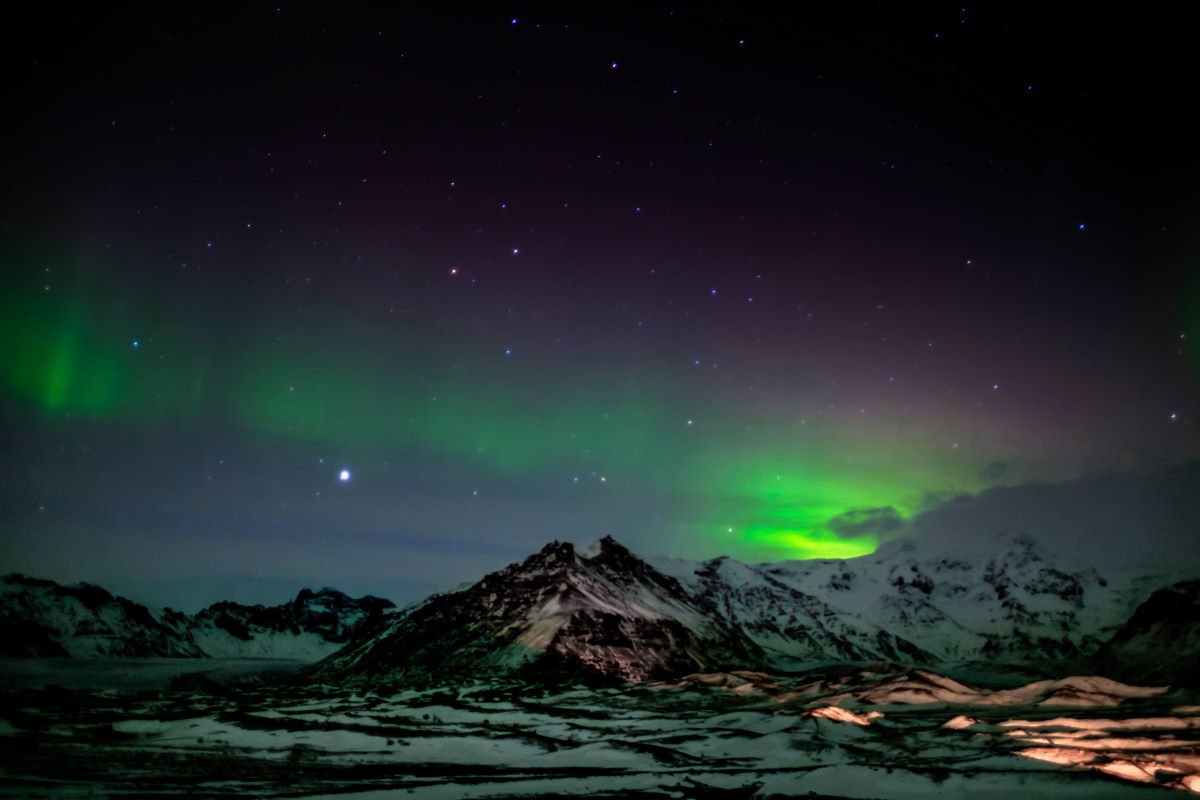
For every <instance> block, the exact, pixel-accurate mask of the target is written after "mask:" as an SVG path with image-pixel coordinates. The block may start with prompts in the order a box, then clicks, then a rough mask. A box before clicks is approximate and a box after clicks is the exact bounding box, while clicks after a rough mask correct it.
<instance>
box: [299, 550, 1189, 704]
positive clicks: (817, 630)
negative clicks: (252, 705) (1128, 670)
mask: <svg viewBox="0 0 1200 800" xmlns="http://www.w3.org/2000/svg"><path fill="white" fill-rule="evenodd" d="M1156 582H1157V583H1156ZM1164 583H1169V580H1166V579H1164V578H1163V576H1161V575H1152V574H1146V573H1135V574H1122V575H1117V576H1115V577H1114V578H1111V579H1110V578H1107V577H1105V576H1102V575H1101V574H1100V573H1098V572H1097V571H1095V570H1094V569H1087V568H1077V567H1068V566H1064V565H1063V564H1062V562H1060V561H1058V560H1056V559H1052V558H1051V557H1050V556H1048V555H1047V554H1045V553H1043V552H1042V551H1041V550H1040V549H1039V548H1038V547H1037V546H1036V545H1035V544H1034V543H1033V542H1032V541H1030V540H1028V539H1024V538H1020V537H1016V538H1006V539H999V540H995V541H993V542H990V543H987V545H986V546H982V547H980V546H976V547H974V548H973V549H968V548H963V549H962V550H961V551H960V552H955V553H947V552H944V551H943V552H939V553H929V552H923V551H922V549H921V546H920V544H919V543H915V542H911V541H910V542H898V543H894V544H892V545H890V546H887V547H884V548H881V549H880V550H879V551H878V552H876V553H875V554H873V555H870V556H864V557H861V558H856V559H847V560H814V561H788V562H780V563H768V564H756V565H748V564H742V563H739V562H737V561H734V560H733V559H729V558H717V559H713V560H710V561H704V562H689V561H681V560H678V559H669V558H659V559H651V560H643V559H641V558H638V557H637V556H635V555H633V554H632V553H630V552H629V551H628V550H626V549H625V548H624V547H623V546H621V545H620V544H618V543H617V542H615V541H614V540H613V539H611V538H605V539H603V540H601V541H600V542H599V543H598V544H597V545H595V546H593V548H592V549H589V550H585V551H580V550H577V549H576V548H575V547H573V546H572V545H570V544H564V543H560V542H554V543H552V544H550V545H548V546H547V547H545V548H544V549H542V550H541V551H540V552H539V553H537V554H535V555H533V556H531V557H530V558H528V559H526V560H525V561H523V562H521V563H519V564H513V565H511V566H509V567H507V568H505V569H503V570H500V571H499V572H495V573H493V574H491V575H488V576H487V577H485V578H484V579H483V580H481V581H480V582H479V583H476V584H475V585H473V586H471V587H469V588H466V589H463V590H460V591H455V592H450V593H447V594H444V595H437V596H434V597H433V598H430V599H429V600H428V601H427V602H426V603H425V604H424V605H422V606H419V607H417V608H415V609H414V610H412V611H411V612H410V613H408V614H405V615H397V616H396V617H394V618H392V619H391V620H390V621H389V622H388V623H387V624H386V625H385V626H384V627H382V628H381V629H379V631H378V632H377V633H376V635H374V636H372V637H367V638H364V639H362V640H361V641H359V642H358V643H357V644H355V645H352V646H350V647H348V648H346V649H345V650H343V651H341V652H339V653H337V654H336V655H335V656H333V657H331V658H329V659H327V660H326V661H324V662H322V663H321V664H320V665H319V666H318V667H317V668H316V669H317V675H318V676H319V677H321V678H324V679H330V680H349V681H352V682H353V681H366V682H372V683H378V682H403V683H430V682H444V681H446V680H453V679H455V678H460V677H470V676H481V675H490V674H493V673H495V672H498V671H510V672H512V671H518V670H525V671H529V670H531V669H545V668H553V669H559V670H561V669H566V670H568V671H573V670H579V669H585V670H591V671H594V672H600V673H604V674H607V675H611V676H616V677H619V678H623V679H627V680H637V681H644V680H651V679H658V678H668V677H678V676H679V675H682V674H686V673H688V672H700V671H712V670H714V669H717V668H718V667H717V665H725V666H723V667H720V668H721V669H724V668H728V667H734V668H740V669H757V668H766V669H769V670H773V671H787V670H792V669H798V668H800V667H802V666H804V665H812V664H814V663H820V662H836V661H888V662H895V663H900V664H918V665H919V664H938V663H944V662H951V661H953V662H962V661H973V660H988V661H1000V662H1009V663H1017V664H1034V665H1042V666H1049V665H1052V664H1056V663H1059V664H1061V663H1064V662H1068V661H1078V660H1080V659H1081V658H1083V657H1085V656H1088V655H1090V654H1092V653H1094V652H1095V651H1096V650H1097V649H1098V648H1099V647H1100V645H1101V643H1103V642H1104V641H1105V640H1107V639H1108V638H1109V636H1111V635H1112V633H1113V632H1114V631H1115V630H1116V629H1117V628H1118V627H1119V626H1120V625H1121V624H1122V623H1123V622H1124V621H1125V620H1127V619H1128V618H1129V616H1130V614H1131V613H1132V612H1133V609H1134V608H1135V607H1136V605H1137V603H1138V602H1140V601H1141V600H1142V599H1144V598H1145V596H1146V595H1148V594H1149V593H1150V591H1152V590H1153V588H1155V587H1156V586H1161V585H1163V584H1164Z"/></svg>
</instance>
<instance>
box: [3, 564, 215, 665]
mask: <svg viewBox="0 0 1200 800" xmlns="http://www.w3.org/2000/svg"><path fill="white" fill-rule="evenodd" d="M183 620H184V615H182V614H178V613H177V612H173V611H169V610H168V611H165V612H162V613H160V614H157V615H156V614H155V613H153V612H151V611H150V609H148V608H146V607H145V606H143V605H140V604H138V603H135V602H133V601H132V600H127V599H125V598H124V597H118V596H115V595H112V594H109V593H108V592H107V591H105V590H104V589H102V588H100V587H99V586H94V585H92V584H88V583H81V584H78V585H76V586H60V585H59V584H57V583H55V582H54V581H47V580H40V579H37V578H28V577H25V576H24V575H16V574H13V575H6V576H4V577H3V578H2V579H0V654H2V655H5V656H177V657H178V656H183V657H200V656H203V655H204V653H203V652H202V651H201V650H200V648H198V647H197V646H196V643H195V642H194V641H192V638H191V636H189V635H188V633H187V631H186V628H184V627H182V626H181V623H182V622H183Z"/></svg>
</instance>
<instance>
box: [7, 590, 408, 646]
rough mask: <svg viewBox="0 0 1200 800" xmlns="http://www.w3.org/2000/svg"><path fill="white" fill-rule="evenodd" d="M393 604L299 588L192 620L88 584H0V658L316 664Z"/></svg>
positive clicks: (218, 607) (222, 606)
mask: <svg viewBox="0 0 1200 800" xmlns="http://www.w3.org/2000/svg"><path fill="white" fill-rule="evenodd" d="M393 608H394V605H393V604H392V602H391V601H389V600H383V599H381V598H378V597H372V596H369V595H368V596H366V597H361V598H358V599H355V598H351V597H349V596H348V595H345V594H343V593H342V592H338V591H335V590H333V589H321V590H320V591H317V592H313V591H311V590H308V589H303V590H301V592H300V593H299V594H298V595H297V596H296V597H295V599H293V600H292V601H290V602H288V603H283V604H281V605H278V606H262V605H243V604H240V603H230V602H222V603H216V604H214V605H211V606H209V607H208V608H206V609H204V610H202V611H200V612H199V613H197V614H194V615H191V614H184V613H182V612H179V611H175V610H173V609H170V608H165V609H150V608H147V607H146V606H143V605H140V604H138V603H135V602H133V601H132V600H128V599H126V598H124V597H120V596H117V595H113V594H111V593H109V592H108V591H106V590H104V589H102V588H100V587H99V586H94V585H92V584H87V583H81V584H78V585H76V586H62V585H60V584H57V583H55V582H54V581H49V580H41V579H37V578H29V577H26V576H23V575H17V574H12V575H7V576H5V577H4V578H3V579H0V655H4V656H128V657H143V656H170V657H186V658H203V657H205V656H210V657H241V658H246V657H271V658H297V659H306V660H312V661H315V660H318V659H320V658H323V657H325V656H327V655H329V654H331V653H333V652H334V651H336V650H338V649H339V648H341V647H342V646H344V645H345V644H347V643H348V642H350V641H351V640H352V639H353V638H354V637H355V636H356V635H358V634H359V633H361V632H364V631H366V630H369V629H371V628H372V627H373V626H376V625H378V624H380V623H381V622H382V620H383V618H384V616H385V615H386V613H387V612H388V611H389V610H391V609H393Z"/></svg>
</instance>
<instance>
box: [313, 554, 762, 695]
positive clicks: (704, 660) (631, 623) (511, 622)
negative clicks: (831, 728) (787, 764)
mask: <svg viewBox="0 0 1200 800" xmlns="http://www.w3.org/2000/svg"><path fill="white" fill-rule="evenodd" d="M763 659H764V654H763V652H762V650H761V649H760V648H759V647H757V646H756V645H755V644H754V642H752V641H751V640H750V639H749V638H748V637H747V636H746V635H745V634H744V633H743V632H742V631H741V630H739V629H738V627H737V626H736V625H734V624H732V623H731V622H730V621H728V620H726V619H725V618H723V617H721V616H719V615H716V614H713V613H711V611H710V610H709V609H707V608H706V607H705V606H704V605H703V604H702V603H700V602H699V601H697V599H696V598H695V597H694V596H693V595H691V594H690V593H689V592H688V591H686V590H685V589H684V587H683V586H681V585H680V583H679V581H677V580H675V579H674V578H671V577H669V576H667V575H663V574H662V573H661V572H659V571H658V570H656V569H654V568H653V567H651V566H650V565H649V564H647V563H646V562H645V561H642V560H641V559H639V558H637V557H636V556H634V555H633V554H631V553H630V552H629V551H628V550H626V549H625V548H624V547H622V546H621V545H620V544H618V543H617V542H616V541H614V540H613V539H611V538H605V539H603V540H601V541H600V542H599V543H598V545H597V546H596V548H595V549H594V551H592V552H578V551H576V549H575V548H574V546H572V545H571V544H567V543H562V542H553V543H551V544H549V545H547V546H546V547H545V548H543V549H542V550H541V551H540V552H538V553H536V554H534V555H533V556H530V557H529V558H527V559H526V560H525V561H523V562H521V563H519V564H513V565H511V566H508V567H506V568H505V569H502V570H500V571H498V572H495V573H492V574H491V575H488V576H487V577H485V578H484V579H483V580H481V581H479V582H478V583H476V584H475V585H474V586H471V587H470V588H468V589H465V590H463V591H459V592H452V593H449V594H445V595H439V596H436V597H434V598H432V599H431V600H430V601H429V602H427V603H426V604H425V605H423V606H421V607H419V608H417V609H415V610H414V611H412V613H410V614H407V615H405V616H404V617H403V618H401V619H398V620H396V621H394V622H393V623H391V624H390V625H388V626H386V627H385V628H384V629H383V630H381V631H380V632H379V633H377V634H376V635H375V636H374V637H371V638H369V639H366V640H364V641H362V642H360V643H358V644H357V645H355V646H352V647H349V648H347V649H345V650H343V651H342V652H340V653H338V654H336V655H335V656H333V657H331V658H329V659H327V660H326V661H325V662H323V663H322V664H320V665H319V666H318V672H317V674H318V676H319V677H321V678H323V679H329V680H339V681H366V682H405V683H410V684H411V683H434V682H444V681H446V680H448V679H453V678H469V677H485V676H489V675H493V674H495V673H497V672H516V671H524V672H526V673H529V672H533V671H539V670H549V671H553V672H555V673H562V672H563V671H567V672H585V673H591V674H601V675H608V676H612V677H616V678H621V679H625V680H634V681H644V680H650V679H654V678H660V677H667V676H671V675H679V674H684V673H687V672H697V671H710V670H713V669H722V668H726V667H729V666H732V665H746V664H757V663H760V662H762V661H763Z"/></svg>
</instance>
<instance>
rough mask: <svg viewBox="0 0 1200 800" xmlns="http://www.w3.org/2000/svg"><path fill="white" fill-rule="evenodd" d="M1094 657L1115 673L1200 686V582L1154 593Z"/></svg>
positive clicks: (1153, 680)
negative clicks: (1165, 655)
mask: <svg viewBox="0 0 1200 800" xmlns="http://www.w3.org/2000/svg"><path fill="white" fill-rule="evenodd" d="M1164 654H1169V656H1167V657H1164ZM1095 661H1096V663H1097V665H1098V669H1099V670H1100V671H1102V672H1104V673H1105V674H1109V675H1113V676H1114V677H1125V678H1137V679H1138V680H1142V681H1151V682H1161V683H1170V684H1177V685H1184V686H1190V687H1192V688H1200V580H1194V581H1183V582H1180V583H1177V584H1175V585H1174V586H1171V587H1168V588H1166V589H1160V590H1159V591H1157V592H1155V593H1154V594H1152V595H1150V598H1149V599H1148V600H1147V601H1146V602H1144V603H1142V604H1141V605H1140V606H1138V608H1137V611H1135V612H1134V614H1133V616H1132V617H1130V618H1129V621H1127V622H1126V623H1125V624H1124V625H1122V626H1121V628H1120V629H1119V630H1118V631H1117V632H1116V633H1115V634H1113V636H1112V638H1111V639H1109V640H1108V641H1107V642H1105V643H1104V646H1103V647H1101V648H1100V651H1099V652H1098V653H1097V654H1096V659H1095Z"/></svg>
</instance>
